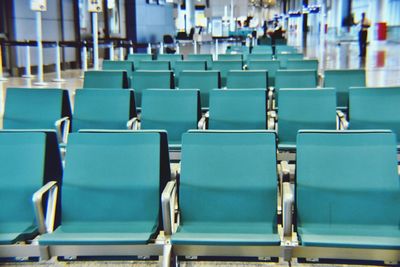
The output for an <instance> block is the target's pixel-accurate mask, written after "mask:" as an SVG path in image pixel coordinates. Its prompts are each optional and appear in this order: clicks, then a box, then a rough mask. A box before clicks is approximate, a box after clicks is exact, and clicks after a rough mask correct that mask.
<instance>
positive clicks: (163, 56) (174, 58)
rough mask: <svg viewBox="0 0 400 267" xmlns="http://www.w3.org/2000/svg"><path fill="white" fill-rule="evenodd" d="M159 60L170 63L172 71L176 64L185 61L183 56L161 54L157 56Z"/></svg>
mask: <svg viewBox="0 0 400 267" xmlns="http://www.w3.org/2000/svg"><path fill="white" fill-rule="evenodd" d="M157 60H161V61H169V63H170V65H171V69H172V70H174V69H175V64H176V62H177V61H181V60H183V55H182V54H160V55H157Z"/></svg>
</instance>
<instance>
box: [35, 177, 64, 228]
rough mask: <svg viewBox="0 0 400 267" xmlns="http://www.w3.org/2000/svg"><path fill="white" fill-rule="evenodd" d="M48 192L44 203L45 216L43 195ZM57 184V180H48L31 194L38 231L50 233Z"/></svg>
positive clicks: (52, 224)
mask: <svg viewBox="0 0 400 267" xmlns="http://www.w3.org/2000/svg"><path fill="white" fill-rule="evenodd" d="M46 193H48V196H47V205H46V217H45V216H44V212H43V196H44V195H45V194H46ZM57 195H58V186H57V182H55V181H50V182H48V183H47V184H45V185H44V186H43V187H42V188H40V189H39V190H38V191H36V192H35V193H34V194H33V197H32V201H33V207H34V210H35V217H36V222H37V224H38V227H39V233H40V234H44V233H51V232H53V229H54V220H55V215H56V206H57Z"/></svg>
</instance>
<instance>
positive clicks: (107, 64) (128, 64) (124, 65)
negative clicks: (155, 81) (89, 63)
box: [103, 60, 133, 78]
mask: <svg viewBox="0 0 400 267" xmlns="http://www.w3.org/2000/svg"><path fill="white" fill-rule="evenodd" d="M103 70H120V71H121V70H122V71H126V74H127V76H128V78H130V77H132V72H133V62H132V61H114V60H103Z"/></svg>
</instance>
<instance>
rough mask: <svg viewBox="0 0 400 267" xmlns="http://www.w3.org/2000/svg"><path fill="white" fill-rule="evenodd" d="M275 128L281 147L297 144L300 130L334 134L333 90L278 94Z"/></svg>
mask: <svg viewBox="0 0 400 267" xmlns="http://www.w3.org/2000/svg"><path fill="white" fill-rule="evenodd" d="M278 125H279V128H278V139H279V143H280V144H281V143H282V144H285V143H287V144H296V136H297V132H298V131H299V130H301V129H318V130H336V92H335V90H334V89H333V88H330V89H328V88H325V89H282V90H280V91H279V121H278Z"/></svg>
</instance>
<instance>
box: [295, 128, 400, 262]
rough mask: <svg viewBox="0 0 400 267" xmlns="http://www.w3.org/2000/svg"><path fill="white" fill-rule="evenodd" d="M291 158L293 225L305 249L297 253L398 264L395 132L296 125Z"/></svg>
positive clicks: (399, 189)
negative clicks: (293, 169)
mask: <svg viewBox="0 0 400 267" xmlns="http://www.w3.org/2000/svg"><path fill="white" fill-rule="evenodd" d="M296 160H297V162H296V206H297V207H296V212H295V214H297V219H296V221H297V227H296V229H297V233H298V236H299V240H300V245H301V247H302V248H303V250H302V251H303V252H304V253H305V254H306V255H307V256H305V254H302V253H301V252H300V251H299V253H297V255H296V257H304V258H306V257H309V258H314V259H318V258H324V259H335V260H337V259H350V260H381V261H385V262H393V263H394V264H398V263H399V250H400V229H399V221H400V212H399V211H400V183H399V182H400V180H399V176H398V173H397V156H396V136H395V134H393V133H392V132H390V131H345V132H336V131H301V132H300V133H299V135H298V137H297V159H296ZM307 248H309V249H308V250H307ZM319 248H323V250H324V252H326V253H323V255H321V254H320V253H319V252H322V250H321V249H319ZM332 249H334V250H335V252H333V251H332Z"/></svg>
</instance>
